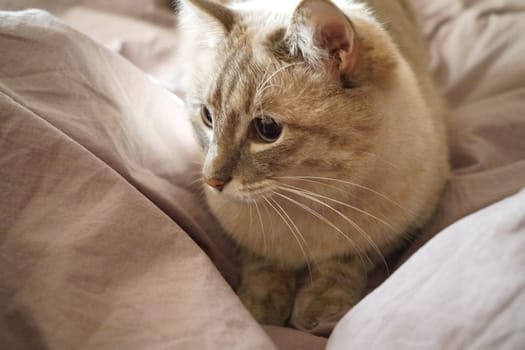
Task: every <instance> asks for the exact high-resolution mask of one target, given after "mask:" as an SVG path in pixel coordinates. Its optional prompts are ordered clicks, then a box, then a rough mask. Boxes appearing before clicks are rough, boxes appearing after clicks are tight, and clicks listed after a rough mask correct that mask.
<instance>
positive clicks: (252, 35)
mask: <svg viewBox="0 0 525 350" xmlns="http://www.w3.org/2000/svg"><path fill="white" fill-rule="evenodd" d="M321 2H322V1H321ZM330 6H333V5H330ZM306 10H309V9H298V10H296V15H295V16H294V17H293V18H292V21H296V22H297V21H302V22H301V23H299V24H300V25H302V26H303V25H305V23H306V24H309V23H310V21H314V22H315V23H316V25H319V23H320V25H325V24H326V23H325V22H323V20H324V19H322V18H321V19H311V18H308V20H307V21H305V20H304V18H303V17H304V12H305V11H306ZM332 10H334V11H338V10H337V9H336V8H335V7H334V8H329V9H328V11H332ZM306 12H307V13H308V11H306ZM340 14H341V13H336V14H333V13H332V12H330V13H329V15H330V16H334V17H330V18H329V21H328V23H327V24H326V26H325V27H322V30H325V29H326V31H325V32H321V33H320V34H319V33H318V34H316V32H315V31H314V32H311V33H310V34H308V35H312V36H313V37H312V38H311V42H315V41H319V40H322V42H323V45H325V46H322V47H321V49H323V50H324V49H326V51H327V52H326V53H325V52H323V51H320V52H319V53H318V54H321V55H322V54H325V56H321V57H317V58H316V59H317V60H318V61H321V62H314V61H312V60H309V59H308V57H306V55H307V54H309V53H307V52H306V51H307V50H312V49H313V48H310V49H308V48H307V47H306V46H307V45H311V44H312V43H308V42H306V43H294V42H293V40H298V39H297V38H294V35H299V34H301V35H303V34H304V33H299V34H297V33H295V32H294V30H300V29H298V28H295V29H294V24H293V23H292V24H289V25H288V27H284V26H277V27H276V28H274V30H272V31H270V32H267V33H265V34H261V33H257V32H254V31H253V28H250V26H249V25H246V23H247V22H249V19H246V20H244V21H243V19H241V18H239V16H240V15H239V14H235V15H236V17H237V19H236V21H237V22H235V23H233V24H226V25H225V27H227V28H228V30H227V31H226V33H225V35H224V36H222V37H220V39H219V40H218V42H217V43H216V44H215V45H214V46H213V48H210V49H209V53H208V55H209V56H208V57H209V61H208V62H207V63H206V68H203V69H202V74H200V76H199V79H198V83H197V84H196V87H195V90H194V93H193V95H192V97H191V102H192V121H193V125H194V128H195V131H196V134H197V135H198V139H199V141H200V143H201V145H202V147H203V149H204V152H205V159H204V165H203V169H202V172H203V177H204V179H205V181H206V182H207V183H208V184H209V185H210V186H211V187H214V188H215V190H219V191H222V195H224V196H228V197H231V198H232V199H238V200H253V199H256V198H257V197H258V196H260V195H261V194H269V193H271V192H272V191H274V190H276V189H277V188H278V187H279V185H280V184H281V183H282V182H283V181H285V180H286V179H289V178H290V177H297V176H299V177H301V176H319V177H330V178H349V177H354V178H357V177H359V176H361V175H362V174H363V173H364V172H365V171H366V164H367V163H368V161H369V159H368V158H369V157H370V154H372V152H371V145H372V143H373V140H374V138H375V131H376V130H377V128H378V127H379V122H380V116H379V115H378V111H377V110H376V109H375V105H376V104H374V102H373V95H374V91H373V89H374V87H373V84H371V82H370V81H369V80H368V79H367V77H364V75H363V74H364V73H358V71H357V70H356V68H355V67H356V66H359V64H360V65H361V70H363V71H364V70H366V67H365V65H364V64H363V63H362V62H361V63H356V62H353V61H355V60H356V57H355V55H356V53H355V50H354V49H355V48H354V45H355V44H354V38H353V32H352V26H351V23H350V22H349V21H348V19H347V18H346V17H345V16H344V15H342V16H340ZM319 21H320V22H319ZM334 21H335V24H334ZM299 24H297V27H299ZM323 28H324V29H323ZM316 35H322V36H323V37H321V39H319V37H315V36H316ZM294 44H295V45H296V46H297V47H292V46H293V45H294ZM301 45H303V46H301ZM201 54H202V52H201Z"/></svg>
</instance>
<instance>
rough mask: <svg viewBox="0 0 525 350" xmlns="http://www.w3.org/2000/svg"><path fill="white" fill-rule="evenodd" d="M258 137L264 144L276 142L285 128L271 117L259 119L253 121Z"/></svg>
mask: <svg viewBox="0 0 525 350" xmlns="http://www.w3.org/2000/svg"><path fill="white" fill-rule="evenodd" d="M253 126H254V128H255V131H256V132H257V136H259V138H260V139H261V140H263V141H264V142H275V141H277V139H278V138H279V136H281V133H282V131H283V127H282V125H281V124H279V123H278V122H277V121H276V120H275V119H273V118H270V117H266V116H265V117H257V118H255V119H254V120H253Z"/></svg>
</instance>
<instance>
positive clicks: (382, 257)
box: [281, 187, 389, 271]
mask: <svg viewBox="0 0 525 350" xmlns="http://www.w3.org/2000/svg"><path fill="white" fill-rule="evenodd" d="M281 189H282V190H284V191H288V192H291V193H294V194H296V195H298V196H301V197H303V198H306V199H309V200H311V201H313V202H315V203H318V204H320V205H322V206H324V207H326V208H328V209H329V210H331V211H333V212H334V213H336V214H337V215H339V216H340V217H341V218H342V219H343V220H345V221H346V222H348V223H349V224H350V225H351V226H352V227H353V228H354V229H355V230H356V231H357V232H359V234H361V236H362V237H363V238H364V239H365V240H366V241H367V242H368V244H370V246H371V247H372V249H373V250H374V251H375V252H376V253H377V255H378V256H379V257H380V258H381V260H382V262H383V264H384V266H385V268H386V270H387V271H389V268H388V264H387V262H386V259H385V256H384V255H383V254H382V253H381V250H380V249H379V247H378V246H377V244H376V243H375V242H374V240H373V239H372V237H370V235H369V234H367V233H366V232H365V231H364V230H363V228H362V227H360V226H359V225H358V224H357V223H356V222H355V221H353V220H352V219H350V218H349V217H348V216H346V215H345V214H343V213H342V212H341V211H340V210H337V209H336V208H334V207H332V206H331V205H329V204H327V203H325V202H323V201H321V200H319V199H317V198H315V197H313V196H311V195H309V194H307V193H306V192H304V191H303V190H299V191H298V190H294V189H290V188H286V187H281Z"/></svg>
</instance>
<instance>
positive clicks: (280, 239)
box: [207, 194, 378, 268]
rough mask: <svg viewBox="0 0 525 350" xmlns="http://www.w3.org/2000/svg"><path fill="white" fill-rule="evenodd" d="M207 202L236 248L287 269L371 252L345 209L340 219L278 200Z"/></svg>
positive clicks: (211, 197)
mask: <svg viewBox="0 0 525 350" xmlns="http://www.w3.org/2000/svg"><path fill="white" fill-rule="evenodd" d="M207 199H208V203H209V205H210V209H211V211H212V212H213V214H214V215H215V216H216V217H217V219H218V220H219V222H220V223H221V225H222V226H223V228H224V229H225V231H226V233H228V234H229V235H230V236H231V237H232V238H233V239H234V240H235V241H236V242H237V243H238V244H240V245H241V246H242V247H245V248H248V249H249V250H251V251H253V252H255V253H256V254H259V255H261V256H263V257H265V258H268V259H270V260H273V261H275V262H276V263H279V264H281V265H284V266H287V267H292V268H297V267H302V266H304V265H305V263H306V261H310V262H315V261H321V260H323V259H326V258H329V257H332V256H334V255H346V254H353V253H356V252H360V251H361V252H362V251H365V250H368V249H369V247H368V241H367V239H366V238H365V237H364V236H363V235H362V234H361V233H360V232H359V231H358V230H356V229H355V225H359V224H362V223H359V220H358V219H356V218H354V219H351V220H346V219H345V218H344V217H347V216H348V215H350V214H349V213H346V212H345V211H344V210H343V209H342V208H338V211H339V213H337V212H332V211H330V210H323V209H322V208H312V206H307V205H304V204H302V203H301V204H302V205H298V204H296V203H286V202H283V201H279V200H278V199H275V198H267V199H264V200H258V201H256V202H251V203H249V202H236V201H230V200H228V199H226V198H224V197H223V196H221V195H220V194H215V195H213V194H212V195H208V196H207ZM325 209H326V208H325ZM348 219H349V218H348ZM368 229H369V231H368V232H367V233H366V234H367V235H376V234H378V232H377V230H375V229H374V228H373V227H368ZM370 229H372V230H370Z"/></svg>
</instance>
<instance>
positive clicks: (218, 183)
mask: <svg viewBox="0 0 525 350" xmlns="http://www.w3.org/2000/svg"><path fill="white" fill-rule="evenodd" d="M230 180H231V178H229V179H226V180H222V179H217V178H214V177H212V178H209V179H206V183H207V184H208V185H210V186H211V187H213V188H215V189H216V190H217V191H219V192H221V191H222V189H223V188H224V186H225V185H226V184H227V183H228V182H229V181H230Z"/></svg>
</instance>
